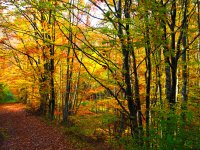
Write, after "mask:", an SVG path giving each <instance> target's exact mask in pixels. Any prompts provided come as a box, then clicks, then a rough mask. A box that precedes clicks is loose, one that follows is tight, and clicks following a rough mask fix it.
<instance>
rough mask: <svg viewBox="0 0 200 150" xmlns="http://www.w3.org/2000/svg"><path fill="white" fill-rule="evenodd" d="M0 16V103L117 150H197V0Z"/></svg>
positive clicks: (88, 5) (66, 5) (128, 0)
mask: <svg viewBox="0 0 200 150" xmlns="http://www.w3.org/2000/svg"><path fill="white" fill-rule="evenodd" d="M0 8H1V9H0V12H1V13H0V103H5V102H12V101H17V102H20V103H23V104H25V105H26V107H27V108H28V109H29V110H30V111H31V112H33V113H34V114H37V115H38V116H41V117H43V118H46V119H47V120H48V121H49V122H50V124H51V123H52V124H53V123H56V124H57V125H62V127H64V128H65V130H66V132H67V133H68V134H74V135H76V136H77V137H81V138H83V139H87V140H89V141H97V142H103V143H107V144H108V145H111V149H127V150H131V149H133V150H137V149H147V150H150V149H153V150H154V149H158V150H167V149H169V150H183V149H199V148H200V121H199V120H200V105H199V104H200V94H199V93H200V1H199V0H1V2H0ZM0 122H1V120H0ZM0 132H1V128H0Z"/></svg>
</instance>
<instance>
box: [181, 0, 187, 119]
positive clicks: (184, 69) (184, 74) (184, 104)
mask: <svg viewBox="0 0 200 150" xmlns="http://www.w3.org/2000/svg"><path fill="white" fill-rule="evenodd" d="M187 3H188V1H187V0H185V1H184V3H183V17H184V18H183V38H182V44H183V52H182V53H183V54H182V63H183V65H182V80H183V81H182V82H183V85H182V99H183V101H182V109H183V113H182V117H183V120H186V116H185V113H184V111H185V110H186V109H187V99H188V95H187V94H188V93H187V82H188V77H187V76H188V75H187V51H186V46H187V7H188V4H187Z"/></svg>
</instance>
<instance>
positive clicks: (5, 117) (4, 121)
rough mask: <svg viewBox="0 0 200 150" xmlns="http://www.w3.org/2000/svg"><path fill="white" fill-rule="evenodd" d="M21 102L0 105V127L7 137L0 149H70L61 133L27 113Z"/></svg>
mask: <svg viewBox="0 0 200 150" xmlns="http://www.w3.org/2000/svg"><path fill="white" fill-rule="evenodd" d="M24 108H25V106H24V105H22V104H4V105H0V129H1V130H4V131H5V133H6V135H7V138H6V139H5V140H4V141H3V142H2V143H0V150H71V149H75V148H72V145H71V144H70V143H69V142H68V141H67V139H66V138H65V137H64V135H63V134H62V133H60V132H59V131H56V129H54V128H53V127H50V126H47V125H46V124H45V123H44V122H42V121H41V120H39V119H38V118H37V117H35V116H32V115H30V114H28V113H27V112H26V111H25V109H24Z"/></svg>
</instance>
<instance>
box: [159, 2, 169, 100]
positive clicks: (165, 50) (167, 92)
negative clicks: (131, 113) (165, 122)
mask: <svg viewBox="0 0 200 150" xmlns="http://www.w3.org/2000/svg"><path fill="white" fill-rule="evenodd" d="M161 4H162V7H163V9H164V14H163V18H162V19H161V26H162V28H163V36H162V38H163V48H164V50H163V53H164V61H165V76H166V80H165V94H166V99H167V100H168V101H169V100H170V95H171V69H170V60H169V47H168V42H167V26H166V17H167V15H166V5H164V4H163V0H161Z"/></svg>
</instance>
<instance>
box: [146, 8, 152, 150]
mask: <svg viewBox="0 0 200 150" xmlns="http://www.w3.org/2000/svg"><path fill="white" fill-rule="evenodd" d="M148 17H149V16H148V10H146V16H145V24H146V32H145V43H146V46H145V52H146V57H147V58H146V60H145V62H146V73H145V80H146V135H147V138H148V139H149V138H150V131H149V130H150V129H149V126H150V92H151V43H150V36H149V21H148ZM147 148H150V141H149V140H148V141H147Z"/></svg>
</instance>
